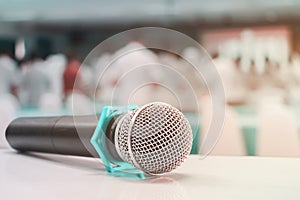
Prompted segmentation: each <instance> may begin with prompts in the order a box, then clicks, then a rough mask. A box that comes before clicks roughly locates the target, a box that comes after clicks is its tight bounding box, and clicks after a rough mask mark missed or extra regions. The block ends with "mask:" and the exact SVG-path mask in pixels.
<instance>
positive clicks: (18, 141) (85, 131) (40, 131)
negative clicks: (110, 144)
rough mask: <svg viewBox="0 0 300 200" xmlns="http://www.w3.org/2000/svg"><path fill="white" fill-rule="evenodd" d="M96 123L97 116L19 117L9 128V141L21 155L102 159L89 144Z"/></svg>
mask: <svg viewBox="0 0 300 200" xmlns="http://www.w3.org/2000/svg"><path fill="white" fill-rule="evenodd" d="M74 118H76V119H74ZM97 124H98V117H96V116H95V115H93V116H61V117H31V118H17V119H15V120H14V121H12V122H11V123H10V125H9V126H8V128H7V129H6V139H7V141H8V143H9V144H10V145H11V147H13V148H14V149H16V150H18V151H20V152H28V151H29V152H30V151H33V152H43V153H55V154H65V155H75V156H86V157H99V156H98V154H97V152H96V151H95V149H94V147H93V146H92V144H91V143H90V139H91V137H92V135H93V133H94V131H95V129H96V126H97ZM79 135H80V136H79Z"/></svg>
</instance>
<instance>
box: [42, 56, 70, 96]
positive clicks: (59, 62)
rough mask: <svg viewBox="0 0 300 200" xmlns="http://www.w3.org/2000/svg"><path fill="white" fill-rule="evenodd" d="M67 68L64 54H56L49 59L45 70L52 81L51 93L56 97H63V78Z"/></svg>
mask: <svg viewBox="0 0 300 200" xmlns="http://www.w3.org/2000/svg"><path fill="white" fill-rule="evenodd" d="M65 66H66V58H65V56H64V55H63V54H55V55H50V56H48V57H47V60H46V66H45V70H46V72H47V75H48V76H49V79H50V92H51V93H53V94H55V95H56V96H59V97H62V96H63V91H62V90H63V80H62V76H63V73H64V69H65Z"/></svg>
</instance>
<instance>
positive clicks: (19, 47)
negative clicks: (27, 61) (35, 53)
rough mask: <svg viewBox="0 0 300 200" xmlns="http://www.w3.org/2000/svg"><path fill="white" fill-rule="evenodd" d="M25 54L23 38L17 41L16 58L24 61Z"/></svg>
mask: <svg viewBox="0 0 300 200" xmlns="http://www.w3.org/2000/svg"><path fill="white" fill-rule="evenodd" d="M25 54H26V49H25V41H24V39H23V38H20V39H18V40H17V41H16V47H15V56H16V58H17V59H18V60H22V59H23V58H24V57H25Z"/></svg>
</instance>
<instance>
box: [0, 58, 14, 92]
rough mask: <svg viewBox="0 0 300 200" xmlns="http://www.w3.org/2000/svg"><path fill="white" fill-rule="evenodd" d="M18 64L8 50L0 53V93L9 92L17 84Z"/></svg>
mask: <svg viewBox="0 0 300 200" xmlns="http://www.w3.org/2000/svg"><path fill="white" fill-rule="evenodd" d="M16 70H17V65H16V63H15V62H14V60H13V59H12V58H11V56H10V54H9V53H8V52H4V53H3V54H1V55H0V95H2V94H9V93H11V92H12V88H13V87H14V86H15V84H16V83H15V81H16V78H15V77H14V76H15V73H16Z"/></svg>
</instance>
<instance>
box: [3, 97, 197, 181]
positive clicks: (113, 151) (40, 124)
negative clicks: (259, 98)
mask: <svg viewBox="0 0 300 200" xmlns="http://www.w3.org/2000/svg"><path fill="white" fill-rule="evenodd" d="M6 139H7V141H8V143H9V144H10V146H11V147H13V148H14V149H16V150H17V151H20V152H31V151H33V152H44V153H56V154H66V155H75V156H87V157H100V158H101V160H102V161H103V163H104V165H105V167H106V170H107V171H108V172H112V173H114V172H116V171H119V170H124V169H125V170H126V169H132V168H133V169H139V170H141V171H142V172H144V173H146V174H150V175H158V174H163V173H166V172H170V171H172V170H174V169H175V168H177V167H178V166H179V165H180V164H181V163H182V162H183V161H184V160H185V158H186V157H187V156H188V154H189V153H190V151H191V148H192V140H193V135H192V129H191V126H190V124H189V122H188V120H187V119H186V118H185V116H184V115H183V113H181V112H180V111H179V110H178V109H177V108H175V107H173V106H171V105H169V104H166V103H162V102H153V103H149V104H146V105H144V106H142V107H140V108H137V107H135V106H129V107H127V109H124V107H123V108H121V107H111V106H106V107H104V108H103V109H102V112H101V116H100V118H99V117H97V116H60V117H40V118H39V117H32V118H17V119H15V120H14V121H12V122H11V123H10V125H9V126H8V127H7V129H6Z"/></svg>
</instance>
